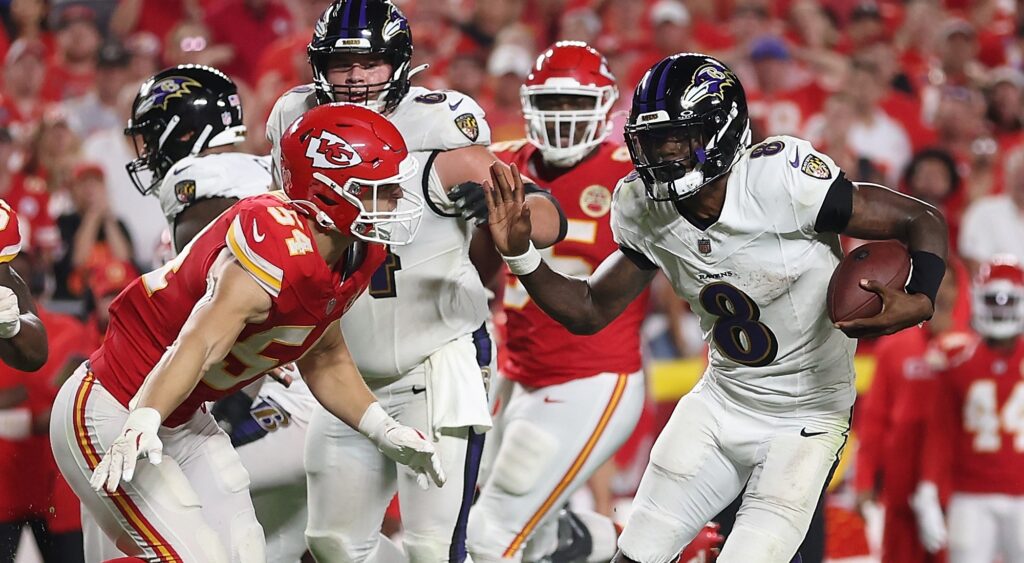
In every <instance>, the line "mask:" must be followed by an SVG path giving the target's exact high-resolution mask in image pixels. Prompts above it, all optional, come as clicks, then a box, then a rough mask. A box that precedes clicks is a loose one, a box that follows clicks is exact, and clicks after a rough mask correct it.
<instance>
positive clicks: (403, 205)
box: [293, 156, 423, 246]
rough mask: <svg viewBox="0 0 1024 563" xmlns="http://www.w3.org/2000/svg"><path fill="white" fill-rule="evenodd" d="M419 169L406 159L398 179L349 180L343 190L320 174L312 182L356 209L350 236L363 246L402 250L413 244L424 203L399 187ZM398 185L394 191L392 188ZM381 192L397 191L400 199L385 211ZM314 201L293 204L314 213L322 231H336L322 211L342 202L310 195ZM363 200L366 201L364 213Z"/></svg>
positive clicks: (414, 160) (315, 174)
mask: <svg viewBox="0 0 1024 563" xmlns="http://www.w3.org/2000/svg"><path fill="white" fill-rule="evenodd" d="M418 168H419V164H418V163H417V161H416V159H414V158H412V157H411V156H407V157H406V158H405V160H403V161H402V163H401V165H400V167H399V172H398V174H397V175H395V176H392V177H390V178H384V179H381V180H363V179H359V178H351V179H349V180H348V181H346V182H345V184H344V185H343V186H339V185H338V184H337V182H335V181H334V180H332V179H331V178H330V177H329V176H328V175H326V174H324V173H322V172H314V173H313V180H315V181H318V182H320V183H322V184H324V185H325V186H327V187H328V188H330V189H331V191H332V192H333V193H335V194H337V195H339V196H341V197H342V198H344V199H345V201H347V202H348V203H350V204H351V205H353V206H355V208H356V209H357V210H358V215H357V216H356V218H355V219H354V220H353V221H352V224H351V226H350V228H349V232H351V234H352V235H354V236H355V237H356V238H358V239H360V240H363V241H366V242H376V243H381V244H387V245H391V246H403V245H406V244H409V243H410V242H412V240H413V238H415V236H416V232H417V231H418V230H419V226H420V220H421V218H422V216H423V199H422V198H421V197H420V196H419V195H417V194H415V193H413V192H410V191H408V190H405V189H403V188H402V187H401V185H400V184H402V183H403V182H405V181H407V180H410V179H412V178H413V177H414V176H415V175H416V172H417V170H418ZM395 184H398V186H397V188H391V186H392V185H395ZM384 189H400V190H401V192H402V197H401V198H399V199H398V201H397V202H396V203H395V207H394V209H384V208H383V207H382V206H381V200H380V197H379V196H380V195H381V191H382V190H384ZM312 197H313V198H315V199H316V201H315V202H314V201H293V203H296V204H300V205H302V206H303V207H306V208H310V207H311V208H313V210H315V213H314V217H315V218H316V220H317V223H318V224H320V226H321V227H324V228H329V229H337V230H341V229H339V228H338V226H337V225H336V224H335V222H334V220H333V219H331V218H330V216H329V214H328V213H327V212H325V211H324V210H325V209H329V208H330V207H333V206H335V205H341V204H342V202H340V201H335V200H333V199H331V198H329V197H326V196H324V195H322V194H320V193H317V192H313V195H312ZM364 199H365V200H368V201H369V205H370V207H369V209H367V207H366V204H365V203H364Z"/></svg>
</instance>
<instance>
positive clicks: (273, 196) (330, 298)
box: [89, 192, 385, 427]
mask: <svg viewBox="0 0 1024 563" xmlns="http://www.w3.org/2000/svg"><path fill="white" fill-rule="evenodd" d="M312 239H313V233H312V232H311V231H310V228H309V225H308V224H307V222H306V220H305V218H304V217H303V216H301V215H299V214H298V213H297V212H296V211H295V210H293V209H292V208H291V207H290V206H289V204H288V203H287V202H286V201H285V199H284V195H283V194H282V193H280V192H271V193H267V194H262V195H257V196H252V197H249V198H246V199H243V200H241V201H240V202H238V203H237V204H235V205H234V206H233V207H231V208H230V209H228V210H227V211H225V212H224V213H223V214H221V216H220V217H218V218H217V219H216V220H215V221H214V222H212V223H210V224H209V225H208V226H207V227H206V228H205V229H204V230H203V231H202V232H201V233H200V234H199V235H198V236H196V238H194V239H193V240H192V242H190V243H189V244H188V245H187V246H185V248H184V249H182V251H181V253H179V254H178V256H177V257H176V258H175V259H174V260H172V261H171V262H168V263H167V264H165V265H164V266H163V267H162V268H160V269H158V270H154V271H152V272H149V273H148V274H145V275H143V276H141V277H139V278H138V279H136V280H135V281H133V282H132V283H131V284H130V285H129V286H128V287H127V288H125V290H124V291H122V292H121V294H120V295H118V296H117V298H116V299H114V301H113V303H111V305H110V326H109V327H108V329H107V334H106V336H105V338H104V340H103V344H102V345H101V346H100V348H99V349H98V350H97V351H96V352H94V353H93V354H92V356H91V357H90V358H89V361H90V363H91V367H92V371H93V373H94V374H95V375H96V378H97V379H98V380H99V381H100V383H102V384H103V387H104V388H106V389H107V390H108V391H109V392H110V393H111V395H113V396H114V398H115V399H117V400H118V401H120V402H121V404H123V405H125V406H127V405H128V403H129V401H130V400H131V399H132V397H134V396H135V393H136V392H137V391H138V390H139V388H140V387H141V386H142V382H143V380H145V378H146V375H148V374H149V372H150V370H152V369H153V366H154V365H156V363H157V362H158V361H159V360H160V358H161V357H162V356H163V354H164V352H165V351H166V350H167V349H168V347H170V346H171V345H172V344H173V343H174V342H175V340H176V339H177V337H178V333H179V332H181V327H182V326H183V325H184V324H185V321H186V320H187V319H188V317H189V315H190V314H191V312H192V310H193V308H195V306H196V303H198V302H199V301H200V300H201V299H203V297H204V296H205V295H207V293H208V292H209V291H210V289H211V285H210V284H209V283H208V275H209V272H210V269H211V267H212V266H213V264H214V263H215V262H216V260H217V258H218V256H220V254H221V252H222V251H223V250H224V249H225V248H226V249H227V250H228V251H229V252H230V253H231V254H232V255H233V257H234V258H235V259H236V260H237V261H238V263H239V265H241V267H242V268H243V269H244V270H245V271H246V272H247V273H248V274H249V275H251V276H252V278H253V279H254V280H256V282H257V283H258V284H259V285H260V286H261V287H262V288H263V289H264V290H265V291H266V292H267V293H268V294H269V295H270V297H271V299H272V305H271V309H270V315H269V316H268V317H267V320H265V321H263V322H262V323H258V324H247V325H246V326H245V328H244V329H243V330H242V332H241V334H239V336H238V339H237V340H236V341H235V344H234V346H232V348H231V352H230V353H229V354H228V356H227V357H226V358H225V359H224V360H223V361H222V362H220V363H219V364H217V365H215V366H213V367H212V368H210V370H209V371H207V372H206V374H205V375H204V376H203V378H202V379H201V380H200V381H199V384H198V385H196V387H195V389H194V390H193V391H192V393H190V394H189V396H188V397H187V398H186V399H185V401H184V402H183V403H182V404H181V405H180V406H179V407H178V408H177V409H176V410H175V411H174V412H172V413H171V414H170V416H168V417H167V419H166V420H165V421H164V425H166V426H172V427H173V426H178V425H180V424H182V423H184V422H186V421H187V420H188V419H189V418H190V417H191V416H192V415H193V414H194V412H195V410H196V409H198V408H199V407H200V405H202V403H204V402H206V401H214V400H217V399H219V398H221V397H223V396H226V395H228V394H230V393H233V392H235V391H237V390H238V389H240V388H242V387H244V386H245V385H246V384H248V383H250V382H252V380H254V379H256V378H257V377H260V376H261V375H263V374H264V373H266V372H267V371H270V370H271V369H273V368H276V367H278V366H281V365H284V364H287V363H289V362H293V361H295V360H297V359H299V358H300V357H302V355H303V354H305V352H306V351H307V350H309V348H310V347H312V346H313V344H314V343H315V342H316V341H317V340H318V339H319V338H320V336H321V335H322V334H323V332H324V330H325V329H327V327H328V326H330V325H331V323H333V322H334V321H336V320H338V319H339V318H341V316H342V314H343V313H344V312H345V311H346V310H347V309H348V308H349V306H350V305H351V304H352V302H353V301H355V299H356V297H358V296H359V294H361V293H362V292H363V290H364V289H365V288H366V286H367V285H368V284H369V282H370V276H371V274H372V273H373V271H374V270H375V269H376V268H377V267H378V266H379V265H380V264H381V262H383V260H384V254H385V252H384V248H383V246H381V245H377V244H371V245H368V246H367V248H366V254H365V256H364V257H363V259H362V263H361V264H360V265H359V266H358V268H353V269H354V271H351V270H350V271H349V272H348V273H347V275H346V274H345V273H343V271H342V267H341V266H339V267H338V268H335V269H331V268H330V267H328V265H327V264H326V263H325V262H324V259H323V258H322V257H321V256H320V254H319V252H317V249H316V247H315V246H314V242H313V240H312Z"/></svg>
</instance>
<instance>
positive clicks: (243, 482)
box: [203, 435, 249, 493]
mask: <svg viewBox="0 0 1024 563" xmlns="http://www.w3.org/2000/svg"><path fill="white" fill-rule="evenodd" d="M203 448H204V449H205V450H206V455H207V456H209V459H210V465H212V466H213V468H214V477H216V479H217V483H218V484H219V485H220V486H221V487H223V490H225V491H228V492H232V493H239V492H242V491H244V490H248V489H249V472H248V471H246V469H245V466H244V465H242V458H240V457H238V452H236V451H235V449H234V448H232V447H231V440H230V439H229V438H228V437H227V436H224V435H219V436H214V437H212V438H210V439H209V440H207V441H206V444H204V445H203Z"/></svg>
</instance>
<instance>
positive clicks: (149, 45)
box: [124, 31, 164, 84]
mask: <svg viewBox="0 0 1024 563" xmlns="http://www.w3.org/2000/svg"><path fill="white" fill-rule="evenodd" d="M124 46H125V48H126V49H127V50H128V53H129V54H130V55H131V62H130V63H129V64H128V83H129V84H141V83H142V82H143V81H145V80H146V79H147V78H149V77H150V76H153V75H154V74H156V73H157V72H159V71H160V70H161V69H163V68H164V66H163V61H162V60H161V57H162V54H161V52H160V49H161V46H160V40H159V39H157V38H156V36H155V35H153V34H152V33H147V32H144V31H143V32H139V33H135V34H133V35H131V36H130V37H128V38H127V39H125V42H124Z"/></svg>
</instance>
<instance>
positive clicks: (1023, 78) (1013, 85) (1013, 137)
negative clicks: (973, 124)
mask: <svg viewBox="0 0 1024 563" xmlns="http://www.w3.org/2000/svg"><path fill="white" fill-rule="evenodd" d="M1022 91H1024V73H1022V72H1021V71H1020V70H1017V69H1015V68H1010V67H1000V68H997V69H995V70H993V71H992V74H991V80H990V82H989V87H988V91H987V96H986V102H987V105H988V109H987V111H986V113H985V117H986V118H987V119H988V121H989V123H991V124H992V134H993V135H994V136H995V138H996V142H998V143H999V148H1000V150H1001V151H1004V152H1005V151H1007V150H1008V149H1010V148H1012V147H1014V146H1016V145H1019V144H1020V143H1021V129H1022V127H1021V110H1022V109H1024V98H1022V97H1021V95H1022Z"/></svg>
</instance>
